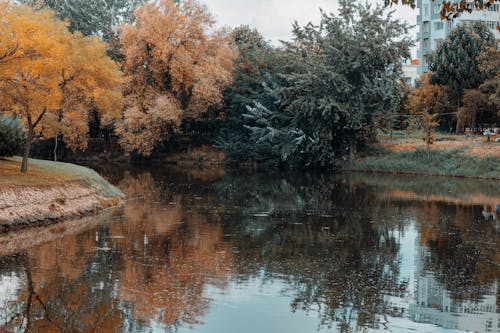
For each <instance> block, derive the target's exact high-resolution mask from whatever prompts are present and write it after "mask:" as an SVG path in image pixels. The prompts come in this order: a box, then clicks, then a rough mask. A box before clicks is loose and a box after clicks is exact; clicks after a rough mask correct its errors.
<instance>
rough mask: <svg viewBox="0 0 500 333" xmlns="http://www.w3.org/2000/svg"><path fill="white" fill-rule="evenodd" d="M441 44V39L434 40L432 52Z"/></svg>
mask: <svg viewBox="0 0 500 333" xmlns="http://www.w3.org/2000/svg"><path fill="white" fill-rule="evenodd" d="M442 43H443V39H442V38H436V39H435V40H434V50H436V49H438V48H439V47H440V46H441V44H442Z"/></svg>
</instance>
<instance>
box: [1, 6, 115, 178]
mask: <svg viewBox="0 0 500 333" xmlns="http://www.w3.org/2000/svg"><path fill="white" fill-rule="evenodd" d="M0 17H1V21H0V103H1V104H0V105H2V112H6V113H11V114H15V115H20V116H21V117H22V119H23V121H24V123H25V125H26V129H27V132H28V136H27V137H28V139H27V141H26V146H25V150H24V156H23V162H22V166H21V171H23V172H26V171H27V167H28V157H29V153H30V147H31V143H32V141H33V139H34V138H35V136H36V135H39V134H41V135H43V136H44V137H46V138H50V137H56V136H58V135H62V136H63V140H64V141H65V142H66V144H67V145H68V146H69V147H70V148H71V149H77V148H81V149H85V148H86V147H87V136H88V130H89V129H88V121H89V117H91V115H92V114H93V112H94V111H96V112H98V113H99V114H100V115H101V117H102V119H103V120H106V119H108V120H111V119H116V118H118V117H119V115H120V112H121V109H122V105H123V103H122V94H121V90H120V89H121V88H120V87H121V84H122V83H123V77H122V74H121V72H120V70H119V69H118V66H117V65H116V64H115V63H114V62H113V61H112V60H111V59H110V58H109V57H108V56H107V55H106V45H105V44H104V43H102V42H100V41H99V39H98V38H97V37H84V36H82V35H81V34H80V33H70V32H69V31H68V29H67V23H66V22H62V21H59V20H58V19H56V18H55V16H54V13H53V12H52V11H50V10H39V11H35V10H34V9H32V8H31V7H29V6H24V5H15V4H11V3H8V2H1V3H0Z"/></svg>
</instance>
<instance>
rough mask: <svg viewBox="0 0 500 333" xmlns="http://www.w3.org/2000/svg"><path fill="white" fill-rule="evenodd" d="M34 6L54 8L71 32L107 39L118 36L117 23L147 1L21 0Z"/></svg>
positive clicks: (126, 18)
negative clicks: (68, 23)
mask: <svg viewBox="0 0 500 333" xmlns="http://www.w3.org/2000/svg"><path fill="white" fill-rule="evenodd" d="M21 2H22V3H25V4H29V5H32V6H41V7H45V8H50V9H53V10H54V11H55V12H56V14H57V16H58V17H59V18H60V19H62V20H66V19H67V20H69V21H70V25H69V29H70V31H71V32H75V31H79V32H81V33H82V34H84V35H86V36H91V35H98V36H101V38H102V39H103V40H105V41H107V42H112V41H113V39H114V38H116V36H117V32H118V25H119V23H121V22H130V20H131V18H132V14H133V12H134V9H135V7H136V6H137V5H139V4H142V3H143V2H144V0H85V1H82V0H21Z"/></svg>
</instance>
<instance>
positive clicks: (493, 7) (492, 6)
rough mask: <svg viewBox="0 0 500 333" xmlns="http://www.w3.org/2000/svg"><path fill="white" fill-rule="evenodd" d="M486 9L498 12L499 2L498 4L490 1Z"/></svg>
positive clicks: (499, 10) (499, 8) (499, 9)
mask: <svg viewBox="0 0 500 333" xmlns="http://www.w3.org/2000/svg"><path fill="white" fill-rule="evenodd" d="M488 11H490V12H500V4H498V3H492V4H491V5H490V6H489V7H488Z"/></svg>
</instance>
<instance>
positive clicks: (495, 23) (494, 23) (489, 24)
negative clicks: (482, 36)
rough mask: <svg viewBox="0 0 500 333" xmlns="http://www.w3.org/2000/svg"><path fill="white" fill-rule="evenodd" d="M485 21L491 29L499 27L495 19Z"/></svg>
mask: <svg viewBox="0 0 500 333" xmlns="http://www.w3.org/2000/svg"><path fill="white" fill-rule="evenodd" d="M484 23H486V25H487V26H488V28H490V29H491V30H494V29H496V28H497V22H495V21H485V22H484Z"/></svg>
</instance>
